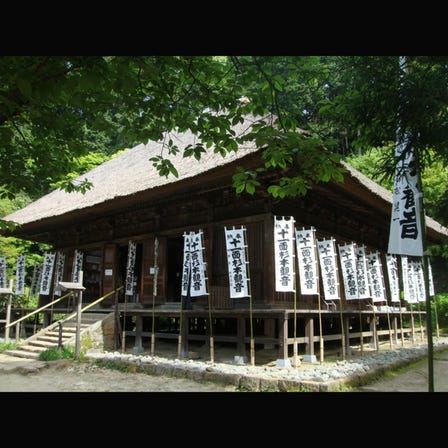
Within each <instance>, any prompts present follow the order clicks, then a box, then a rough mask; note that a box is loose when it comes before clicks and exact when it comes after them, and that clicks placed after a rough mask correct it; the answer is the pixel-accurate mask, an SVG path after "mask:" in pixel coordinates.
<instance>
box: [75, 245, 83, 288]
mask: <svg viewBox="0 0 448 448" xmlns="http://www.w3.org/2000/svg"><path fill="white" fill-rule="evenodd" d="M83 259H84V253H83V252H81V251H79V250H75V255H74V257H73V269H72V282H73V283H78V282H79V271H82V264H83Z"/></svg>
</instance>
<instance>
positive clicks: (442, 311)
mask: <svg viewBox="0 0 448 448" xmlns="http://www.w3.org/2000/svg"><path fill="white" fill-rule="evenodd" d="M434 303H435V306H436V310H434V307H433V313H432V324H433V329H434V330H435V329H436V313H435V312H434V311H437V320H438V322H439V328H440V331H441V332H443V333H448V294H436V295H435V296H434Z"/></svg>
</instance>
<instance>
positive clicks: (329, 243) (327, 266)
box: [317, 239, 340, 301]
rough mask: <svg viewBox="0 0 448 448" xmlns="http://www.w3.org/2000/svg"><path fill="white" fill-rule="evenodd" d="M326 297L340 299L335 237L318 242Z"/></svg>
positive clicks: (326, 298) (327, 299)
mask: <svg viewBox="0 0 448 448" xmlns="http://www.w3.org/2000/svg"><path fill="white" fill-rule="evenodd" d="M317 249H318V251H319V261H320V271H321V275H322V284H323V287H324V299H325V300H326V301H329V300H339V299H340V297H339V279H338V271H337V258H336V251H335V243H334V239H329V240H321V241H318V242H317Z"/></svg>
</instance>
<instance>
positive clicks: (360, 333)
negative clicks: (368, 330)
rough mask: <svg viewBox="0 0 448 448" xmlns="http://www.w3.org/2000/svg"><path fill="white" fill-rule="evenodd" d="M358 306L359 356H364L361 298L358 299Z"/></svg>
mask: <svg viewBox="0 0 448 448" xmlns="http://www.w3.org/2000/svg"><path fill="white" fill-rule="evenodd" d="M358 306H359V337H360V340H359V342H360V344H361V356H364V337H363V334H362V317H361V300H360V299H358Z"/></svg>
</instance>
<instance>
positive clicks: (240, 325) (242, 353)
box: [233, 316, 248, 364]
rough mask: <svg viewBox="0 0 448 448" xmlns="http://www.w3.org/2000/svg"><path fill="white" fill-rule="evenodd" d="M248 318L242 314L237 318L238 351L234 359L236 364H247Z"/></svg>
mask: <svg viewBox="0 0 448 448" xmlns="http://www.w3.org/2000/svg"><path fill="white" fill-rule="evenodd" d="M245 339H246V318H245V317H244V316H240V317H237V318H236V352H237V354H236V355H235V356H234V358H233V360H234V362H235V363H236V364H245V363H246V362H247V360H248V359H247V356H246V342H245Z"/></svg>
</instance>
